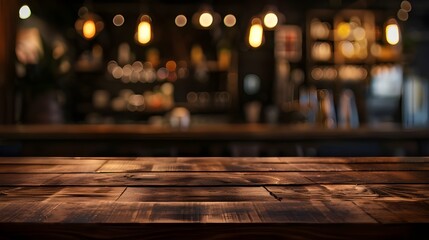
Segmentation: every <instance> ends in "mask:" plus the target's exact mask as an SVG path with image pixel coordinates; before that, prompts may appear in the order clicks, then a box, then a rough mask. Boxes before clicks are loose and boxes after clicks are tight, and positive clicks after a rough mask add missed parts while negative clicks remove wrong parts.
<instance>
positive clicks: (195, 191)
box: [118, 187, 276, 202]
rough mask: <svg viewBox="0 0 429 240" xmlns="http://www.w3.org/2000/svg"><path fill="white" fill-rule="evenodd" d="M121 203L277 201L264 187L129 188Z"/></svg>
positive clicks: (121, 198)
mask: <svg viewBox="0 0 429 240" xmlns="http://www.w3.org/2000/svg"><path fill="white" fill-rule="evenodd" d="M118 201H121V202H262V201H266V202H269V201H276V199H274V198H273V197H272V196H270V194H269V192H268V191H267V190H265V189H264V188H262V187H174V188H173V187H128V188H127V189H126V191H125V192H124V193H123V194H122V195H121V197H120V198H119V199H118Z"/></svg>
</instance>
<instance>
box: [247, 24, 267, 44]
mask: <svg viewBox="0 0 429 240" xmlns="http://www.w3.org/2000/svg"><path fill="white" fill-rule="evenodd" d="M263 36H264V30H263V28H262V24H261V23H260V21H252V26H251V27H250V32H249V44H250V46H252V47H254V48H257V47H259V46H261V44H262V38H263Z"/></svg>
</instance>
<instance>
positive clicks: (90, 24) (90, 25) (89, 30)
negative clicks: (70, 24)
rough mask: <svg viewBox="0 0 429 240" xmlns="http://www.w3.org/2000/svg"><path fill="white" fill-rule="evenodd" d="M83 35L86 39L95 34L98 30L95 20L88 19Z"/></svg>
mask: <svg viewBox="0 0 429 240" xmlns="http://www.w3.org/2000/svg"><path fill="white" fill-rule="evenodd" d="M82 31H83V36H84V37H85V38H86V39H91V38H93V37H94V36H95V33H96V32H97V28H96V27H95V22H94V21H93V20H87V21H85V23H84V24H83V28H82Z"/></svg>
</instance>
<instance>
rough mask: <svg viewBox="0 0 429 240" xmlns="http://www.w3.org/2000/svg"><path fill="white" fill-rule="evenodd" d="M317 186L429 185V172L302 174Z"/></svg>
mask: <svg viewBox="0 0 429 240" xmlns="http://www.w3.org/2000/svg"><path fill="white" fill-rule="evenodd" d="M301 174H302V176H305V177H306V178H307V179H309V180H311V181H312V182H314V183H317V184H342V183H355V184H364V183H366V184H371V183H372V184H376V183H380V184H382V183H386V184H388V183H390V184H400V183H429V171H388V172H382V171H368V172H302V173H301Z"/></svg>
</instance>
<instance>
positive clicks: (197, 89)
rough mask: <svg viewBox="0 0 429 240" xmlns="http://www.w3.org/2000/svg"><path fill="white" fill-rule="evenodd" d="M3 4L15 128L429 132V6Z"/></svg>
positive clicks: (252, 0)
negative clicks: (279, 127) (246, 126)
mask: <svg viewBox="0 0 429 240" xmlns="http://www.w3.org/2000/svg"><path fill="white" fill-rule="evenodd" d="M0 6H1V15H2V25H1V26H0V27H2V29H3V30H4V31H5V32H8V33H10V34H6V35H4V36H3V37H2V38H1V39H0V40H1V41H0V42H2V48H3V49H4V50H2V51H3V52H2V55H1V59H2V66H3V67H4V73H3V74H2V82H3V83H2V93H3V94H2V95H3V96H2V99H1V106H2V112H3V113H2V122H3V123H7V124H129V123H133V124H134V123H136V124H149V125H153V126H164V125H170V126H177V125H184V126H188V125H198V124H212V123H213V124H229V123H263V124H297V123H299V124H308V125H312V126H317V127H323V128H333V129H335V128H359V127H363V126H375V127H378V126H399V127H401V128H403V127H404V128H427V127H428V126H429V97H428V96H429V84H428V78H429V70H428V63H427V58H428V56H429V55H428V54H429V48H428V42H429V34H428V33H429V32H428V28H429V27H428V25H427V24H426V23H427V22H428V21H429V15H428V14H429V11H428V10H429V2H428V1H424V0H389V1H376V0H320V1H311V0H302V1H280V0H278V1H275V0H267V1H258V0H247V1H238V0H228V1H227V0H216V1H214V0H212V1H208V0H207V1H197V0H183V1H174V0H141V1H137V0H125V1H114V0H103V1H101V0H92V1H80V0H76V1H72V2H66V1H53V0H43V1H41V0H32V1H23V0H19V1H18V0H16V1H2V2H1V5H0ZM15 32H16V34H12V33H15ZM15 36H16V37H15Z"/></svg>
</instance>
